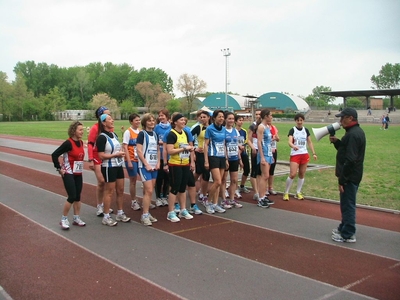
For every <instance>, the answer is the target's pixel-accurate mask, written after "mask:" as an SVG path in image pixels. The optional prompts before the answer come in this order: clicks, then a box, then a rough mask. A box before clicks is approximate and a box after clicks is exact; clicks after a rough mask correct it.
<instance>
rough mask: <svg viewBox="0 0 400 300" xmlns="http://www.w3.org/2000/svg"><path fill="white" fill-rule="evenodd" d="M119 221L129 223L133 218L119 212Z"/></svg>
mask: <svg viewBox="0 0 400 300" xmlns="http://www.w3.org/2000/svg"><path fill="white" fill-rule="evenodd" d="M115 219H116V220H117V221H119V222H123V223H127V222H129V221H130V220H131V218H129V217H127V216H126V215H125V214H124V213H122V214H118V215H117V217H116V218H115Z"/></svg>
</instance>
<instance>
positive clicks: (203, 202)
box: [199, 196, 208, 207]
mask: <svg viewBox="0 0 400 300" xmlns="http://www.w3.org/2000/svg"><path fill="white" fill-rule="evenodd" d="M201 199H202V200H201V201H200V200H199V202H200V203H201V204H202V205H203V206H204V207H206V203H207V202H208V197H207V196H204V197H203V198H201Z"/></svg>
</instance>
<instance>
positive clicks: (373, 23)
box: [0, 0, 400, 97]
mask: <svg viewBox="0 0 400 300" xmlns="http://www.w3.org/2000/svg"><path fill="white" fill-rule="evenodd" d="M226 48H229V49H230V53H231V55H230V56H229V57H228V59H226V57H225V56H223V52H222V51H221V50H222V49H226ZM28 60H33V61H35V62H36V63H40V62H45V63H47V64H55V65H58V66H59V67H72V66H85V65H87V64H89V63H91V62H101V63H106V62H112V63H114V64H122V63H127V64H129V65H131V66H132V67H134V68H135V69H136V70H139V69H140V68H143V67H145V68H151V67H155V68H160V69H162V70H164V71H165V72H166V73H167V74H168V75H169V76H170V77H171V78H172V80H173V81H174V84H175V85H176V83H177V81H178V78H179V76H180V75H182V74H184V73H187V74H192V75H197V76H198V77H199V78H200V79H202V80H204V81H205V82H206V83H207V91H209V92H223V91H225V75H226V74H225V70H226V63H228V64H227V65H228V91H230V92H233V93H238V94H240V95H254V96H261V95H262V94H264V93H267V92H285V93H289V94H292V95H295V96H302V97H306V96H307V95H309V94H311V93H312V89H313V88H315V87H316V86H327V87H331V89H332V90H333V91H343V90H366V89H370V88H371V86H372V84H371V81H370V78H371V76H372V75H378V74H379V71H380V69H381V67H382V66H383V65H385V64H386V63H391V64H395V63H400V1H398V0H279V1H276V0H247V1H243V0H229V1H228V0H218V1H216V0H145V1H143V0H142V1H137V0H131V1H128V0H93V1H92V0H56V1H54V0H13V1H10V0H0V71H3V72H6V73H7V75H8V78H9V80H14V79H15V74H14V72H13V69H14V67H15V65H16V64H17V63H18V62H25V61H28ZM175 94H176V95H177V96H180V92H179V91H178V90H177V89H176V88H175Z"/></svg>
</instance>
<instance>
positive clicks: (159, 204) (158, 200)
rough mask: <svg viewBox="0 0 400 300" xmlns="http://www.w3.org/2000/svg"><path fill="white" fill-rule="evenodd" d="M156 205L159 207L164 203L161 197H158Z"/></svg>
mask: <svg viewBox="0 0 400 300" xmlns="http://www.w3.org/2000/svg"><path fill="white" fill-rule="evenodd" d="M156 206H157V207H160V206H163V203H162V200H161V198H157V199H156Z"/></svg>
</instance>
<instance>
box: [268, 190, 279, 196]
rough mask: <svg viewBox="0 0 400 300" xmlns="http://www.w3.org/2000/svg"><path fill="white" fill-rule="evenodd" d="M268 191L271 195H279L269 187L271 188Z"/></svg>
mask: <svg viewBox="0 0 400 300" xmlns="http://www.w3.org/2000/svg"><path fill="white" fill-rule="evenodd" d="M268 193H269V194H270V195H277V194H278V193H277V192H275V191H274V189H269V190H268Z"/></svg>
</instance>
